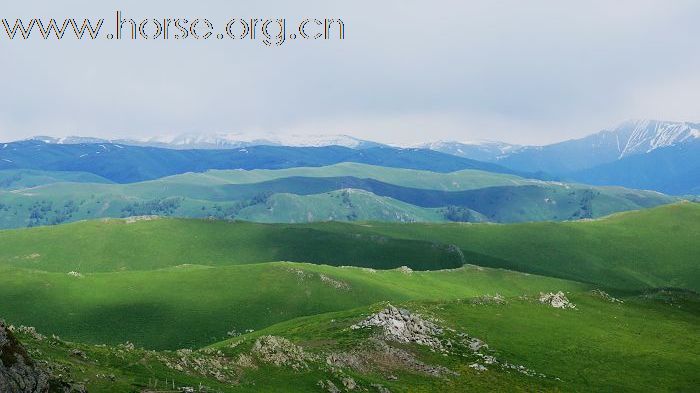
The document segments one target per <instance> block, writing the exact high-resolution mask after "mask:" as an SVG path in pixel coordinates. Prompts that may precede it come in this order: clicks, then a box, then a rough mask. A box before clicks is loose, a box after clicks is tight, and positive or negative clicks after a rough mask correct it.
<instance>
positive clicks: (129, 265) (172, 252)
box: [0, 203, 700, 290]
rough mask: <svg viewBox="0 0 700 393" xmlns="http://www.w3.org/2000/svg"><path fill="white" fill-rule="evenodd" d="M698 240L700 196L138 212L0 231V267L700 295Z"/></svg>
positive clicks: (699, 250)
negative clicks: (567, 206)
mask: <svg viewBox="0 0 700 393" xmlns="http://www.w3.org/2000/svg"><path fill="white" fill-rule="evenodd" d="M130 222H131V223H130ZM698 238H700V205H699V204H694V203H681V204H675V205H669V206H663V207H658V208H655V209H648V210H642V211H635V212H628V213H621V214H617V215H613V216H610V217H607V218H604V219H600V220H591V221H578V222H563V223H555V222H547V223H526V224H508V225H502V224H391V223H376V222H373V223H362V224H349V223H337V222H336V223H330V222H329V223H314V224H304V225H273V224H255V223H246V222H225V221H213V220H183V219H159V220H151V221H146V220H141V221H136V220H134V219H132V220H110V221H92V222H81V223H75V224H69V225H63V226H55V227H42V228H32V229H23V230H9V231H0V243H2V244H3V247H2V248H0V264H2V265H12V266H17V267H25V268H33V269H41V270H47V271H55V272H63V273H66V272H68V271H71V270H78V271H81V272H104V271H118V270H148V269H156V268H165V267H172V266H177V265H181V264H188V263H190V264H203V265H212V266H222V265H230V264H241V263H255V262H270V261H279V260H287V261H297V262H314V263H323V264H331V265H354V266H363V267H372V268H377V269H387V268H395V267H398V266H402V265H406V266H410V267H411V268H413V269H417V270H434V269H442V268H453V267H456V266H460V265H461V264H462V263H463V262H467V263H471V264H476V265H483V266H491V267H499V268H507V269H512V270H517V271H522V272H529V273H536V274H541V275H548V276H554V277H560V278H565V279H571V280H576V281H581V282H589V283H592V284H596V285H601V286H605V287H608V288H611V289H626V290H638V289H644V288H653V287H680V288H688V289H693V290H700V265H698V264H697V255H700V248H698V247H700V245H698V242H697V241H696V240H697V239H698Z"/></svg>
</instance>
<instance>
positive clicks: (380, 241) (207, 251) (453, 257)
mask: <svg viewBox="0 0 700 393" xmlns="http://www.w3.org/2000/svg"><path fill="white" fill-rule="evenodd" d="M0 243H2V244H3V245H4V246H3V247H1V248H0V265H5V266H6V265H10V266H16V267H24V268H31V269H40V270H46V271H53V272H61V273H67V272H69V271H72V270H75V271H80V272H83V273H88V272H108V271H124V270H150V269H159V268H165V267H172V266H178V265H182V264H199V265H209V266H225V265H237V264H247V263H256V262H272V261H296V262H315V263H323V264H328V265H336V266H339V265H354V266H364V267H373V268H377V269H391V268H396V267H399V266H403V265H405V266H409V267H411V268H413V269H417V270H436V269H445V268H455V267H459V266H461V265H462V264H463V255H462V253H460V251H459V250H458V249H456V248H454V247H450V246H449V245H446V244H442V243H434V242H423V241H415V240H395V239H392V238H389V237H386V236H376V235H367V236H364V235H355V234H343V233H336V232H325V231H323V230H318V229H311V228H301V227H298V228H297V227H293V226H284V225H269V224H256V223H247V222H226V221H215V220H184V219H156V220H129V219H126V220H108V221H89V222H80V223H74V224H66V225H59V226H52V227H40V228H31V229H22V230H9V231H0Z"/></svg>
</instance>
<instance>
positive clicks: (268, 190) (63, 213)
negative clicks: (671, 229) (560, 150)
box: [0, 164, 677, 228]
mask: <svg viewBox="0 0 700 393" xmlns="http://www.w3.org/2000/svg"><path fill="white" fill-rule="evenodd" d="M69 173H70V172H69ZM37 176H38V175H37ZM46 176H47V177H46V179H44V180H45V181H46V182H47V183H48V184H44V185H40V186H36V187H31V188H18V189H12V190H10V191H7V190H6V191H2V190H0V228H17V227H27V226H39V225H53V224H61V223H66V222H74V221H78V220H85V219H95V218H105V217H113V218H118V217H130V216H139V215H160V216H173V217H188V218H208V217H213V218H220V219H244V220H255V221H262V222H283V223H285V222H286V223H290V222H306V221H324V220H328V219H333V220H341V221H357V220H374V221H395V222H404V221H426V222H440V221H468V222H480V221H492V222H522V221H542V220H554V221H561V220H568V219H583V218H594V217H601V216H604V215H607V214H611V213H614V212H618V211H626V210H634V209H640V208H646V207H652V206H658V205H661V204H667V203H672V202H675V201H676V200H677V199H675V198H672V197H668V196H665V195H662V194H658V193H655V192H649V191H638V190H628V189H622V188H612V187H597V188H593V187H589V186H583V185H575V184H563V183H557V182H543V181H536V180H526V179H522V178H518V177H516V176H513V175H505V174H494V173H489V172H481V171H476V170H465V171H459V172H453V173H433V172H426V171H417V170H408V169H392V168H383V167H377V166H369V165H361V164H339V165H334V166H330V167H320V168H293V169H281V170H254V171H240V170H239V171H209V172H206V173H196V174H194V173H190V174H184V175H178V176H173V177H168V178H163V179H159V180H154V181H148V182H142V183H133V184H94V183H65V182H56V183H50V179H51V177H50V176H49V175H48V174H47V175H46ZM66 176H67V175H66ZM75 176H76V177H77V176H78V175H75ZM347 189H356V190H364V191H365V193H363V194H357V193H356V194H354V195H353V196H352V197H351V198H337V197H336V196H337V195H338V194H341V193H343V191H344V190H347ZM371 194H374V195H371ZM350 199H355V200H354V201H352V200H350ZM276 207H281V208H276Z"/></svg>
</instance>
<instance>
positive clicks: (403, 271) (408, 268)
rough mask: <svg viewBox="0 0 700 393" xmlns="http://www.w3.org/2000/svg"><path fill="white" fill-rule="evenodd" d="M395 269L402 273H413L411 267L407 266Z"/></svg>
mask: <svg viewBox="0 0 700 393" xmlns="http://www.w3.org/2000/svg"><path fill="white" fill-rule="evenodd" d="M396 270H398V271H400V272H401V273H403V274H411V273H413V269H411V268H410V267H408V266H401V267H399V268H397V269H396Z"/></svg>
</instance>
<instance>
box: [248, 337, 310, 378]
mask: <svg viewBox="0 0 700 393" xmlns="http://www.w3.org/2000/svg"><path fill="white" fill-rule="evenodd" d="M252 352H253V353H254V354H255V355H257V356H258V358H260V360H262V361H263V362H265V363H271V364H274V365H275V366H277V367H291V368H292V369H294V370H296V371H299V370H304V369H307V368H309V365H308V363H307V361H309V360H313V359H312V356H311V355H310V354H307V353H306V352H304V349H303V348H302V347H300V346H297V345H295V344H294V343H292V342H291V341H289V340H287V339H286V338H284V337H277V336H263V337H260V338H259V339H258V340H257V341H255V344H254V345H253V350H252Z"/></svg>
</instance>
